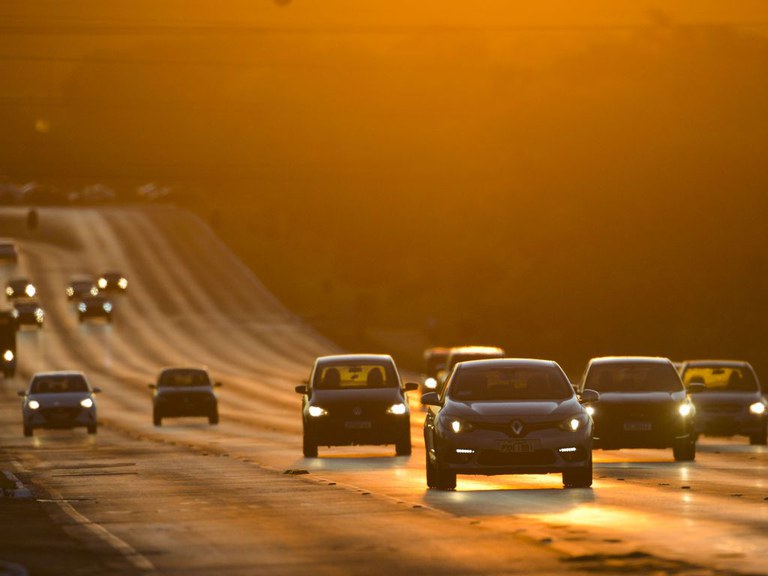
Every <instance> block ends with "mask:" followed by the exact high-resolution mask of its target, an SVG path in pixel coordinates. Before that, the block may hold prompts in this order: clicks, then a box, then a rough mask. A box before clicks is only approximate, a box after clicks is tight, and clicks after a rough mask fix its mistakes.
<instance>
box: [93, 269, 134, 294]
mask: <svg viewBox="0 0 768 576" xmlns="http://www.w3.org/2000/svg"><path fill="white" fill-rule="evenodd" d="M96 286H97V287H98V289H99V291H102V292H125V291H126V290H127V289H128V280H127V279H126V277H125V276H123V275H122V274H121V273H120V272H114V271H112V272H104V274H102V275H101V276H99V279H98V280H97V281H96Z"/></svg>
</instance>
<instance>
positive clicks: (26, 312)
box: [11, 298, 45, 328]
mask: <svg viewBox="0 0 768 576" xmlns="http://www.w3.org/2000/svg"><path fill="white" fill-rule="evenodd" d="M11 314H12V315H13V317H14V318H15V319H16V327H17V328H21V327H22V326H36V327H37V328H42V327H43V323H44V321H45V312H44V310H43V308H42V306H40V303H39V302H38V301H37V300H34V299H31V298H30V299H24V300H17V301H16V302H15V303H14V305H13V310H12V311H11Z"/></svg>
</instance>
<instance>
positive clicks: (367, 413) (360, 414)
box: [327, 402, 391, 419]
mask: <svg viewBox="0 0 768 576" xmlns="http://www.w3.org/2000/svg"><path fill="white" fill-rule="evenodd" d="M390 405H391V404H382V403H380V402H345V403H339V404H332V405H330V406H328V408H327V410H328V413H329V414H330V415H331V416H333V417H334V418H344V419H359V418H362V419H372V418H380V417H381V416H383V415H384V414H386V412H387V408H388V407H389V406H390Z"/></svg>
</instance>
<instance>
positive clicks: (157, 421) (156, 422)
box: [152, 412, 163, 426]
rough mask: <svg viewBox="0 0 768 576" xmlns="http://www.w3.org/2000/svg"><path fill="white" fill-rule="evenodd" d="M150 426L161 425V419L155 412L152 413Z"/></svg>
mask: <svg viewBox="0 0 768 576" xmlns="http://www.w3.org/2000/svg"><path fill="white" fill-rule="evenodd" d="M152 424H154V425H155V426H162V425H163V417H162V416H160V414H158V413H157V412H152Z"/></svg>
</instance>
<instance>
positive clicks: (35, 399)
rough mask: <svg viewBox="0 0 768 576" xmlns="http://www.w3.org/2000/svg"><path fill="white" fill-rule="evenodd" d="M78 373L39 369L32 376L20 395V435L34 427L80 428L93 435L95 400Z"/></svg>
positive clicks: (30, 434) (95, 389) (26, 433)
mask: <svg viewBox="0 0 768 576" xmlns="http://www.w3.org/2000/svg"><path fill="white" fill-rule="evenodd" d="M95 392H99V389H98V388H91V386H90V384H89V383H88V380H87V379H86V377H85V375H84V374H83V373H82V372H74V371H72V372H69V371H64V372H39V373H37V374H35V375H34V376H32V379H31V380H30V382H29V386H28V387H27V389H26V390H25V391H20V392H19V396H21V398H22V407H21V413H22V420H23V428H24V436H32V434H33V432H34V430H35V429H37V428H42V429H71V428H78V427H84V428H86V429H87V430H88V433H89V434H96V430H97V419H96V400H95V398H94V393H95Z"/></svg>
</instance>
